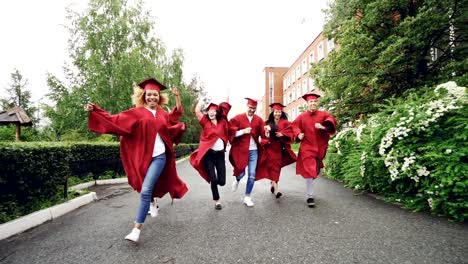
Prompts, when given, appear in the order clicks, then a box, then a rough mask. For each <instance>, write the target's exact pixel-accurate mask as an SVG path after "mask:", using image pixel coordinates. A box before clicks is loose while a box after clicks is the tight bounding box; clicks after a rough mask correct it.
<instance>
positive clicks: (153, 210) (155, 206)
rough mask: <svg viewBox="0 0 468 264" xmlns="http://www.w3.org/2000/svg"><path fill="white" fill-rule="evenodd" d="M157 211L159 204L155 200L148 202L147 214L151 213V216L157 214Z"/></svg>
mask: <svg viewBox="0 0 468 264" xmlns="http://www.w3.org/2000/svg"><path fill="white" fill-rule="evenodd" d="M158 211H159V205H158V204H157V203H156V202H154V203H150V207H149V211H148V214H149V215H151V217H156V216H158Z"/></svg>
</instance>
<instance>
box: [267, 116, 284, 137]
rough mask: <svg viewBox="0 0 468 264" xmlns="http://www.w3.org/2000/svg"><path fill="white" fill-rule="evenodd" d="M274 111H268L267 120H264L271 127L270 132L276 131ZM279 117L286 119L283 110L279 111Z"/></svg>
mask: <svg viewBox="0 0 468 264" xmlns="http://www.w3.org/2000/svg"><path fill="white" fill-rule="evenodd" d="M274 112H275V111H272V112H271V113H270V115H269V116H268V120H267V121H266V124H267V125H269V126H270V127H271V131H270V134H274V133H276V132H277V131H278V126H277V125H276V124H275V117H274V116H273V113H274ZM280 119H284V120H288V115H287V114H286V113H285V112H284V111H281V116H280Z"/></svg>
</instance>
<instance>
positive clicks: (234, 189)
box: [232, 179, 239, 192]
mask: <svg viewBox="0 0 468 264" xmlns="http://www.w3.org/2000/svg"><path fill="white" fill-rule="evenodd" d="M237 187H239V181H238V180H237V179H235V180H234V181H233V182H232V191H233V192H235V191H237Z"/></svg>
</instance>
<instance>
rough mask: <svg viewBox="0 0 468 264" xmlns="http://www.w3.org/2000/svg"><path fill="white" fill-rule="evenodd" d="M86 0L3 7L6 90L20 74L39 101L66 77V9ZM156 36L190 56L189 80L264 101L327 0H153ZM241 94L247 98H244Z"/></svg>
mask: <svg viewBox="0 0 468 264" xmlns="http://www.w3.org/2000/svg"><path fill="white" fill-rule="evenodd" d="M86 2H87V1H85V0H43V1H35V0H15V1H4V2H3V3H2V4H1V8H0V35H1V36H2V41H1V42H0V90H1V91H2V95H3V94H4V93H5V91H4V89H5V88H6V87H8V86H9V84H11V76H10V74H11V73H12V72H13V69H14V68H17V69H18V70H19V71H20V72H21V73H22V74H23V76H24V77H25V78H26V79H28V80H29V85H28V86H27V88H28V89H29V90H30V91H31V92H32V94H33V98H32V99H33V100H34V101H37V100H39V99H40V98H41V97H43V96H44V95H45V94H46V93H47V91H48V87H47V84H46V73H47V72H50V73H52V74H54V75H56V76H59V77H61V78H62V76H63V70H62V67H63V65H64V62H65V61H66V60H68V51H67V40H68V32H67V31H66V30H65V29H64V27H63V25H64V24H66V23H67V21H66V17H65V16H66V12H65V8H66V7H67V6H70V5H71V6H72V7H73V8H74V9H76V10H82V9H83V8H84V7H86ZM145 2H146V3H145V8H148V9H149V10H150V11H151V15H152V16H153V18H154V21H155V30H156V34H157V36H158V37H159V38H161V39H162V41H163V42H164V43H165V44H166V46H167V48H168V49H169V50H173V49H175V48H181V49H183V50H184V55H185V62H184V68H183V70H184V78H185V80H186V82H189V80H190V79H191V78H192V76H193V75H194V74H198V76H199V77H200V79H201V81H202V82H203V83H204V84H205V87H206V89H207V91H208V93H209V94H210V95H211V96H212V97H213V99H214V100H221V99H222V98H224V97H225V96H226V95H227V93H228V92H227V91H228V90H230V99H231V102H232V103H237V102H239V101H242V98H244V97H256V98H259V99H260V98H261V95H262V91H263V89H264V75H263V68H264V67H267V66H281V67H289V66H291V64H292V63H293V62H294V61H295V59H296V58H297V57H298V56H299V55H300V54H301V53H302V52H303V51H304V50H305V48H306V47H307V46H308V45H309V44H310V43H311V42H312V40H313V39H314V38H315V37H316V36H317V34H318V33H319V32H320V31H321V29H322V26H323V20H324V15H323V13H322V9H324V8H325V7H326V0H289V1H277V0H236V1H228V0H225V1H224V0H198V1H193V0H147V1H145ZM237 94H241V95H237Z"/></svg>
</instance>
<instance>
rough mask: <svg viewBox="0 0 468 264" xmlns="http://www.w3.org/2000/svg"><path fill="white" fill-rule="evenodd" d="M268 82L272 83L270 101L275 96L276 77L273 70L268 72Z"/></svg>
mask: <svg viewBox="0 0 468 264" xmlns="http://www.w3.org/2000/svg"><path fill="white" fill-rule="evenodd" d="M268 82H269V83H270V98H269V101H270V102H273V101H274V96H275V78H274V74H273V72H269V74H268Z"/></svg>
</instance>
